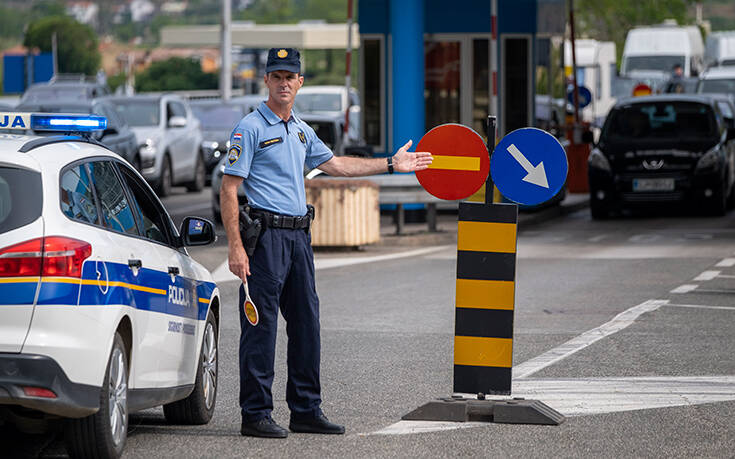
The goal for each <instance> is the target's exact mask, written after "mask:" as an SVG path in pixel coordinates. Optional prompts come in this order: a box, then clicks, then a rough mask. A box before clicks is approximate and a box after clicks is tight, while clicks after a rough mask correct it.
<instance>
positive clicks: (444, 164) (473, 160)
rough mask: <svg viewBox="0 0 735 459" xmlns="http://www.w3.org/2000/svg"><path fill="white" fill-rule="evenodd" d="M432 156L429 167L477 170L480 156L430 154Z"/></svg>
mask: <svg viewBox="0 0 735 459" xmlns="http://www.w3.org/2000/svg"><path fill="white" fill-rule="evenodd" d="M432 158H434V159H433V160H432V162H431V164H429V169H449V170H454V171H479V170H480V158H477V157H475V156H442V155H432Z"/></svg>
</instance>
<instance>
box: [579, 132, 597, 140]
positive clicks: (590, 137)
mask: <svg viewBox="0 0 735 459" xmlns="http://www.w3.org/2000/svg"><path fill="white" fill-rule="evenodd" d="M582 143H595V135H594V134H592V131H584V132H582Z"/></svg>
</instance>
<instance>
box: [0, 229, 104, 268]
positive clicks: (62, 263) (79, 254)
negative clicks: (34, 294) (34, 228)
mask: <svg viewBox="0 0 735 459" xmlns="http://www.w3.org/2000/svg"><path fill="white" fill-rule="evenodd" d="M90 255H92V246H91V245H90V244H89V243H87V242H84V241H80V240H78V239H72V238H67V237H62V236H49V237H46V238H42V237H41V238H37V239H31V240H29V241H25V242H21V243H20V244H15V245H11V246H9V247H5V248H3V249H0V277H26V276H58V277H81V276H82V264H83V263H84V260H86V259H87V258H89V256H90Z"/></svg>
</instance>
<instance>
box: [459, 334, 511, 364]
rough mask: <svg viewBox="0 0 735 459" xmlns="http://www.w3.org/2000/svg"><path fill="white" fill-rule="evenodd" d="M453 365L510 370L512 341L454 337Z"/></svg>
mask: <svg viewBox="0 0 735 459" xmlns="http://www.w3.org/2000/svg"><path fill="white" fill-rule="evenodd" d="M454 364H455V365H469V366H475V367H502V368H511V367H512V365H513V340H512V339H509V338H479V337H475V336H455V337H454Z"/></svg>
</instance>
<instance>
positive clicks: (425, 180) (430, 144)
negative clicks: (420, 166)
mask: <svg viewBox="0 0 735 459" xmlns="http://www.w3.org/2000/svg"><path fill="white" fill-rule="evenodd" d="M416 151H428V152H430V153H431V155H432V156H433V157H434V161H433V162H432V163H431V165H430V166H429V168H428V169H424V170H422V171H418V172H416V178H417V179H418V181H419V183H421V186H423V187H424V189H425V190H426V191H428V192H429V193H431V194H432V195H434V196H436V197H437V198H440V199H447V200H457V199H464V198H467V197H469V196H471V195H472V194H473V193H475V192H476V191H477V190H479V189H480V187H481V186H482V184H483V183H485V180H486V179H487V174H488V173H489V172H490V158H489V156H488V152H487V147H486V146H485V141H484V140H482V137H480V136H479V135H478V134H477V133H476V132H475V131H473V130H472V129H470V128H468V127H467V126H462V125H461V124H442V125H441V126H437V127H435V128H434V129H432V130H430V131H429V132H427V133H426V134H425V135H424V136H423V137H422V138H421V140H420V141H419V144H418V145H417V146H416Z"/></svg>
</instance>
